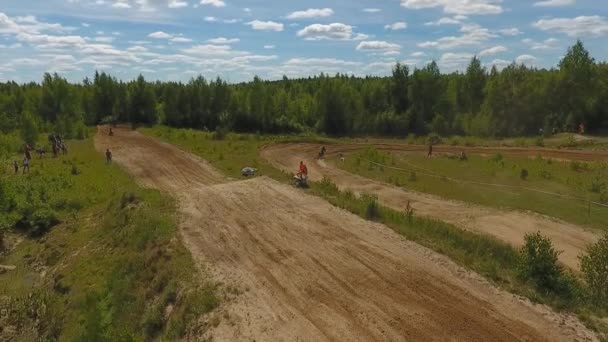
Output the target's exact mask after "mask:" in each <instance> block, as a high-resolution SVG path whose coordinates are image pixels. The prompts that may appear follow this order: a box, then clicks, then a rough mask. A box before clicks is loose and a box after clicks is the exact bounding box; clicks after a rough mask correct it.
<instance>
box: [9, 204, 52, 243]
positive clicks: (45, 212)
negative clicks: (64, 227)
mask: <svg viewBox="0 0 608 342" xmlns="http://www.w3.org/2000/svg"><path fill="white" fill-rule="evenodd" d="M58 223H59V218H58V216H57V213H56V212H55V211H54V210H52V209H51V208H49V207H46V206H40V207H28V208H26V209H25V210H24V213H23V216H22V217H21V219H20V220H19V222H17V224H16V226H17V228H19V229H21V230H23V231H25V232H26V233H28V234H30V235H31V236H34V237H39V236H42V235H44V234H45V233H46V232H48V231H49V230H50V229H51V228H52V227H54V226H56V225H57V224H58Z"/></svg>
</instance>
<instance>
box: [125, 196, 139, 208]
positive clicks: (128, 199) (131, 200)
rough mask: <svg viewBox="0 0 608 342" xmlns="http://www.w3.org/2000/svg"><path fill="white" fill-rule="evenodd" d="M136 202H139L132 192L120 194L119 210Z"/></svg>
mask: <svg viewBox="0 0 608 342" xmlns="http://www.w3.org/2000/svg"><path fill="white" fill-rule="evenodd" d="M138 202H139V199H138V198H137V195H135V194H134V193H132V192H125V193H124V194H122V197H121V198H120V208H121V209H124V208H126V207H127V206H128V205H129V204H137V203H138Z"/></svg>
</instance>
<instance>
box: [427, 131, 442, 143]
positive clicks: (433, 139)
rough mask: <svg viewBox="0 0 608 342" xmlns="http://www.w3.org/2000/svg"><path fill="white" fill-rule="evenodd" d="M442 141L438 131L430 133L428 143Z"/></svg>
mask: <svg viewBox="0 0 608 342" xmlns="http://www.w3.org/2000/svg"><path fill="white" fill-rule="evenodd" d="M441 143H442V140H441V137H440V136H439V135H438V134H436V133H431V134H429V136H428V138H427V144H429V145H439V144H441Z"/></svg>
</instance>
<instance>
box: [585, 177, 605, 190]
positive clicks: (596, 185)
mask: <svg viewBox="0 0 608 342" xmlns="http://www.w3.org/2000/svg"><path fill="white" fill-rule="evenodd" d="M605 188H606V183H605V182H604V181H603V180H602V179H601V178H600V177H596V178H594V179H592V180H591V185H590V186H589V190H590V191H591V192H593V193H596V194H601V193H602V192H603V191H604V189H605Z"/></svg>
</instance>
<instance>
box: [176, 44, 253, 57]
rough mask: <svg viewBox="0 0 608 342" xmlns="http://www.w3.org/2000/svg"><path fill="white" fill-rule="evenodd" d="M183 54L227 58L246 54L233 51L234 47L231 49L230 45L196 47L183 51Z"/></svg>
mask: <svg viewBox="0 0 608 342" xmlns="http://www.w3.org/2000/svg"><path fill="white" fill-rule="evenodd" d="M182 52H185V53H187V54H191V55H197V56H204V57H226V56H237V55H243V54H245V52H241V51H236V50H233V49H232V47H230V46H229V45H213V44H205V45H195V46H192V47H189V48H185V49H182Z"/></svg>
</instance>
